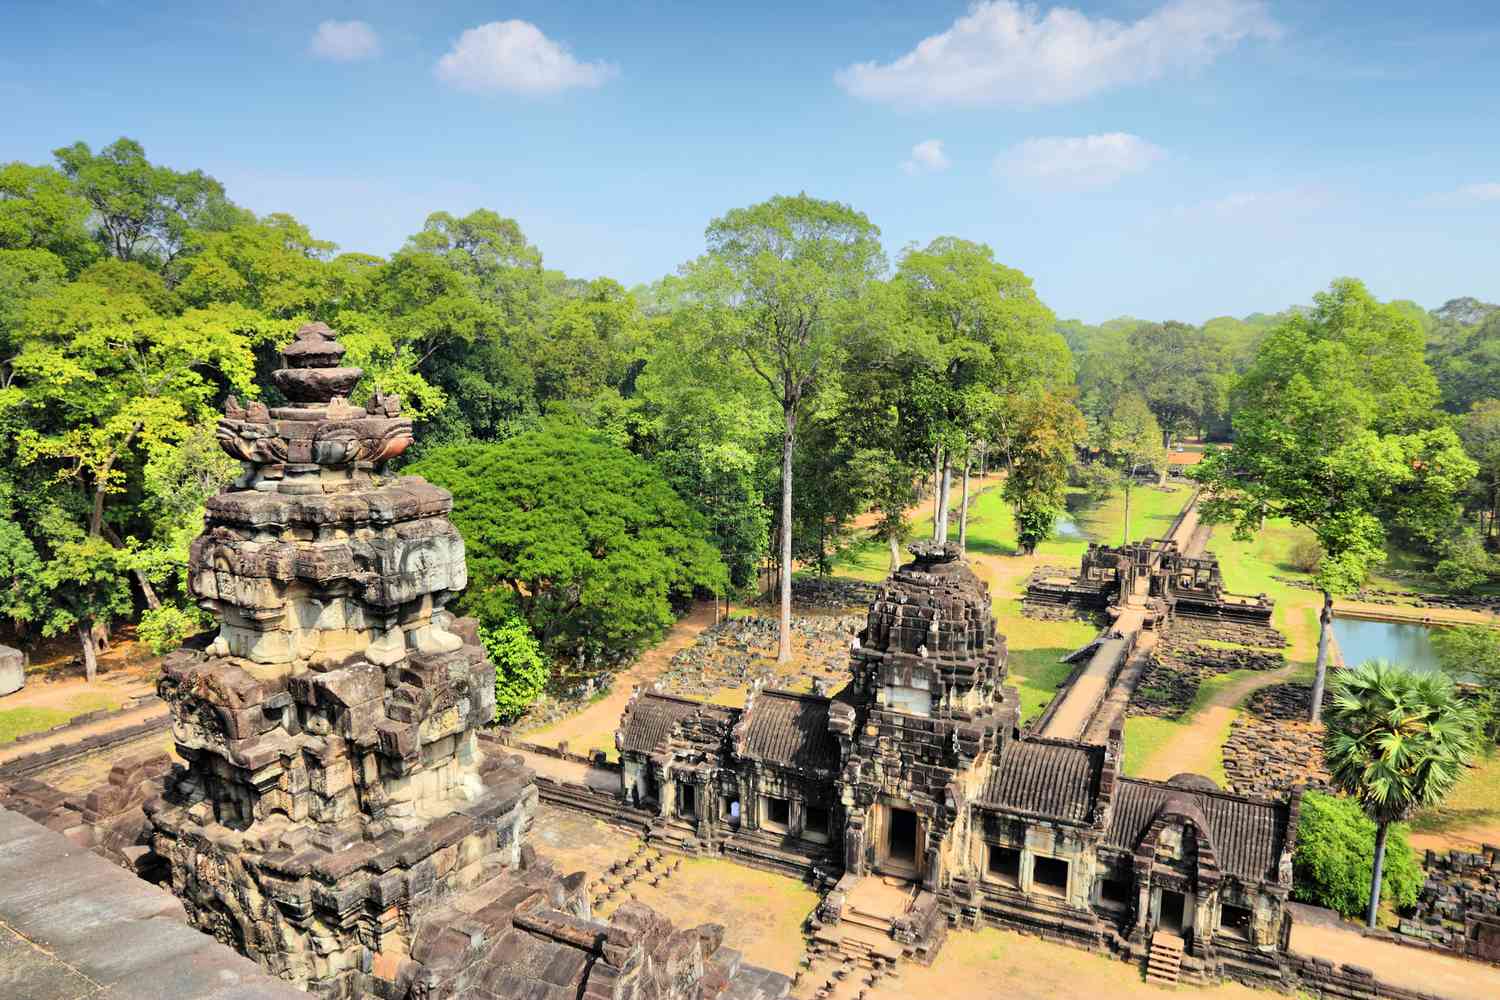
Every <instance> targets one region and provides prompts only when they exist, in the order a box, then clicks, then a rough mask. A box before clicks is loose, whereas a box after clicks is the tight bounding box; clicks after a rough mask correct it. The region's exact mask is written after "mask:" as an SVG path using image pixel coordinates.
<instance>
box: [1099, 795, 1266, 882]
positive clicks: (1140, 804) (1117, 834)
mask: <svg viewBox="0 0 1500 1000" xmlns="http://www.w3.org/2000/svg"><path fill="white" fill-rule="evenodd" d="M1174 798H1182V799H1186V800H1187V801H1188V802H1190V803H1191V804H1192V805H1193V806H1196V807H1197V810H1198V812H1199V813H1200V814H1201V815H1202V816H1203V818H1204V820H1205V821H1206V822H1207V823H1208V835H1209V839H1210V840H1211V841H1212V842H1213V847H1214V851H1215V853H1216V854H1217V856H1218V861H1219V867H1220V869H1221V870H1223V871H1225V872H1229V873H1231V874H1234V875H1238V876H1240V877H1241V878H1245V879H1250V880H1253V881H1261V880H1267V881H1275V880H1276V878H1277V869H1278V867H1279V866H1280V863H1281V849H1282V845H1283V844H1284V843H1286V832H1287V830H1286V827H1287V821H1288V816H1289V811H1288V808H1287V806H1286V804H1285V803H1281V802H1271V801H1266V800H1259V799H1247V798H1242V797H1240V796H1236V795H1229V794H1227V793H1224V792H1206V791H1196V790H1193V789H1190V788H1184V787H1174V786H1173V785H1169V784H1163V783H1161V782H1155V781H1140V780H1138V779H1133V778H1125V779H1122V780H1121V781H1120V784H1119V786H1118V790H1117V791H1116V793H1115V802H1114V811H1113V813H1112V815H1111V816H1110V823H1109V832H1108V833H1107V834H1106V836H1105V843H1107V844H1109V845H1110V846H1112V847H1119V848H1123V849H1124V850H1128V851H1133V850H1135V849H1136V847H1137V846H1139V844H1140V842H1141V838H1142V837H1144V836H1145V835H1146V831H1147V830H1148V829H1150V827H1151V822H1152V821H1153V820H1154V819H1156V816H1157V814H1158V813H1160V812H1161V811H1162V809H1163V808H1165V807H1166V805H1167V803H1168V802H1169V801H1170V800H1172V799H1174Z"/></svg>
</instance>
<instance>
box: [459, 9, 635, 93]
mask: <svg viewBox="0 0 1500 1000" xmlns="http://www.w3.org/2000/svg"><path fill="white" fill-rule="evenodd" d="M435 72H436V73H437V76H438V79H440V80H442V81H443V82H445V83H450V84H452V85H453V86H455V87H458V88H459V89H460V90H470V91H476V92H481V93H486V92H494V91H505V92H508V93H512V94H552V93H556V92H558V91H562V90H568V89H569V88H572V87H598V86H600V85H602V84H603V83H604V82H605V81H606V80H609V79H610V78H612V77H614V76H616V75H617V74H618V73H619V70H618V69H617V68H616V67H614V66H612V65H611V64H609V63H605V62H579V61H578V60H577V59H575V58H573V54H572V53H571V52H569V51H568V50H567V47H566V46H564V45H561V44H559V43H557V42H554V41H553V40H552V39H550V38H548V37H547V36H546V35H544V34H542V30H541V29H540V28H538V27H537V26H536V25H534V24H532V23H531V22H529V21H491V22H490V23H489V24H481V25H480V26H479V27H477V28H470V29H469V30H468V31H465V32H464V33H463V34H462V35H460V36H459V37H458V41H457V42H454V43H453V48H452V49H450V50H449V51H448V54H447V55H445V56H443V57H442V58H441V59H439V60H438V64H437V68H436V70H435Z"/></svg>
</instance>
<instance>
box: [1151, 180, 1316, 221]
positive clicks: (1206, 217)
mask: <svg viewBox="0 0 1500 1000" xmlns="http://www.w3.org/2000/svg"><path fill="white" fill-rule="evenodd" d="M1333 200H1334V199H1333V196H1332V194H1331V193H1330V192H1329V191H1328V190H1327V189H1326V188H1322V187H1316V186H1306V187H1295V188H1285V189H1283V190H1274V191H1235V192H1233V193H1231V194H1227V195H1225V196H1224V197H1222V198H1214V199H1212V200H1210V201H1204V202H1199V203H1197V204H1193V205H1179V206H1177V209H1176V210H1175V214H1176V215H1177V216H1178V217H1179V218H1182V219H1186V220H1189V221H1193V222H1208V221H1213V222H1234V223H1256V224H1264V225H1269V224H1273V223H1283V222H1296V221H1299V220H1302V219H1306V218H1308V217H1310V216H1313V215H1316V214H1318V213H1319V212H1322V211H1323V210H1324V209H1326V208H1328V207H1329V206H1330V205H1331V204H1332V203H1333Z"/></svg>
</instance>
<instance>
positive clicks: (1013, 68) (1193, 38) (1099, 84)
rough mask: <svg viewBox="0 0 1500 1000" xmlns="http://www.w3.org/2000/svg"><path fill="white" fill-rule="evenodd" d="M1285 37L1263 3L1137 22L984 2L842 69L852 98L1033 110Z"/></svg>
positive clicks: (1186, 6)
mask: <svg viewBox="0 0 1500 1000" xmlns="http://www.w3.org/2000/svg"><path fill="white" fill-rule="evenodd" d="M1280 34H1281V29H1280V27H1279V26H1278V25H1277V24H1276V22H1275V21H1274V20H1272V18H1271V16H1270V14H1269V12H1268V11H1267V10H1266V5H1265V3H1264V2H1263V0H1169V2H1168V3H1166V4H1165V5H1164V6H1162V7H1159V8H1157V9H1156V10H1155V11H1152V12H1151V13H1150V14H1147V15H1146V16H1144V17H1142V18H1141V19H1140V20H1137V21H1132V22H1129V23H1124V22H1120V21H1112V20H1110V19H1108V18H1102V17H1100V18H1091V17H1089V16H1088V15H1086V14H1084V13H1082V12H1081V11H1077V10H1074V9H1072V8H1069V7H1053V8H1051V9H1050V10H1047V11H1045V12H1043V11H1042V10H1041V9H1040V8H1038V7H1037V6H1035V5H1032V4H1022V3H1018V2H1016V0H982V2H977V3H975V4H973V5H972V6H971V7H970V8H969V12H968V13H967V14H965V15H964V16H963V17H960V18H959V19H958V20H957V21H954V22H953V24H952V26H951V27H949V28H948V30H946V31H944V32H942V33H941V34H937V35H932V36H930V37H928V38H924V39H922V41H920V42H918V43H917V47H916V48H914V49H912V50H911V51H910V52H908V53H906V54H905V55H903V56H901V57H900V58H898V59H896V60H895V61H894V62H889V63H884V64H882V63H878V62H863V63H856V64H854V65H853V66H848V67H845V68H844V69H842V70H839V71H838V73H836V74H835V75H834V79H835V81H837V83H838V85H839V86H840V87H842V88H844V90H846V91H848V92H849V93H850V94H852V95H854V96H855V97H863V98H865V99H867V100H871V101H880V102H884V103H890V104H897V105H905V106H916V107H937V106H958V105H971V106H972V105H987V106H1003V107H1033V106H1036V105H1042V104H1059V103H1062V102H1065V101H1073V100H1078V99H1079V98H1083V97H1088V96H1089V95H1091V94H1095V93H1098V92H1100V91H1103V90H1108V89H1110V88H1113V87H1121V86H1125V85H1128V84H1134V83H1140V82H1143V81H1146V80H1154V79H1157V78H1159V77H1162V76H1165V75H1167V74H1169V73H1174V72H1181V71H1185V70H1191V69H1194V68H1196V67H1199V66H1203V65H1205V64H1207V63H1209V62H1211V61H1212V60H1213V59H1214V58H1215V57H1216V56H1218V55H1219V54H1220V53H1222V52H1224V51H1226V50H1228V49H1230V48H1232V47H1233V46H1235V45H1237V44H1238V43H1240V42H1241V41H1244V40H1246V39H1250V38H1261V39H1274V38H1278V37H1280Z"/></svg>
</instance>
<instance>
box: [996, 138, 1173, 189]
mask: <svg viewBox="0 0 1500 1000" xmlns="http://www.w3.org/2000/svg"><path fill="white" fill-rule="evenodd" d="M1164 156H1166V151H1165V150H1163V149H1162V148H1161V147H1160V146H1157V145H1155V144H1153V143H1150V142H1147V141H1146V140H1145V139H1142V138H1141V137H1140V136H1138V135H1131V134H1130V133H1129V132H1105V133H1102V134H1099V135H1078V136H1061V135H1054V136H1043V137H1040V138H1036V139H1027V140H1025V141H1023V142H1020V143H1018V144H1017V145H1015V146H1014V147H1012V148H1011V149H1010V150H1008V151H1006V152H1004V153H1002V154H1000V156H998V157H996V159H995V172H996V173H998V174H1000V175H1001V176H1004V177H1009V178H1010V179H1012V180H1014V181H1018V182H1020V183H1022V184H1025V185H1028V186H1035V187H1043V188H1054V189H1059V190H1070V191H1087V190H1093V189H1097V188H1104V187H1109V186H1110V185H1111V184H1114V183H1115V182H1116V181H1118V180H1120V178H1122V177H1125V176H1126V175H1128V174H1138V173H1140V172H1141V171H1143V170H1145V169H1147V168H1148V167H1150V166H1151V165H1152V164H1153V163H1155V162H1156V161H1158V160H1160V159H1161V158H1162V157H1164Z"/></svg>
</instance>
